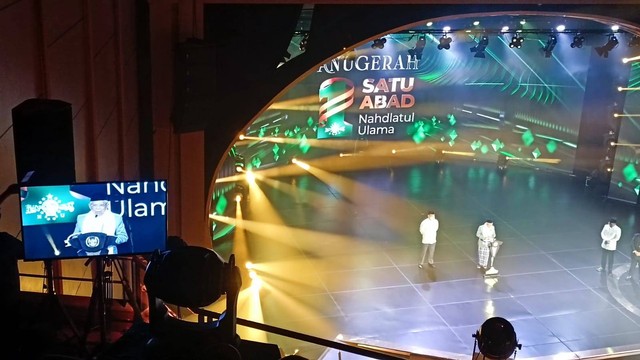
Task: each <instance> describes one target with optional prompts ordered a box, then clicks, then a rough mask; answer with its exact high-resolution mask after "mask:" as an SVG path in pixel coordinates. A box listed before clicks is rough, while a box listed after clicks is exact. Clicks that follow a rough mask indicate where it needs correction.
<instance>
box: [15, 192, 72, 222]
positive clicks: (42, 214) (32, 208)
mask: <svg viewBox="0 0 640 360" xmlns="http://www.w3.org/2000/svg"><path fill="white" fill-rule="evenodd" d="M73 211H74V203H73V201H68V202H66V203H62V200H60V199H59V198H58V197H57V196H54V195H52V194H47V195H46V196H44V197H43V198H42V199H40V201H38V205H33V204H27V205H26V206H25V215H31V214H36V218H37V219H43V218H44V219H45V220H47V221H56V220H58V218H59V217H61V218H64V217H65V215H66V214H65V212H73Z"/></svg>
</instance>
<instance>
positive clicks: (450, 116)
mask: <svg viewBox="0 0 640 360" xmlns="http://www.w3.org/2000/svg"><path fill="white" fill-rule="evenodd" d="M448 117H449V124H450V125H451V126H453V125H455V124H456V117H455V116H453V114H449V115H448Z"/></svg>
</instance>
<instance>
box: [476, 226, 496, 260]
mask: <svg viewBox="0 0 640 360" xmlns="http://www.w3.org/2000/svg"><path fill="white" fill-rule="evenodd" d="M476 237H478V269H483V270H487V268H488V265H489V258H490V257H491V246H492V245H493V242H494V241H496V228H495V227H494V226H493V220H491V219H487V220H485V222H484V224H482V225H480V226H478V231H476Z"/></svg>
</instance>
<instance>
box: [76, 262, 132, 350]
mask: <svg viewBox="0 0 640 360" xmlns="http://www.w3.org/2000/svg"><path fill="white" fill-rule="evenodd" d="M94 260H95V269H96V273H95V276H94V278H93V289H92V291H91V299H90V300H89V310H88V315H87V319H86V322H85V327H84V337H83V339H82V342H83V345H85V346H86V343H87V338H88V337H89V334H90V333H91V331H92V328H93V325H95V324H94V321H95V316H96V315H97V317H98V324H97V325H98V330H99V331H100V343H99V346H103V345H106V344H107V343H108V342H109V339H108V337H107V330H108V328H110V320H111V300H112V299H113V283H114V281H113V279H112V276H113V272H112V271H110V270H106V268H107V267H111V266H113V268H115V269H116V272H117V273H118V277H119V278H120V281H119V282H120V283H121V284H122V288H123V290H124V292H125V294H126V297H127V300H128V302H129V303H130V305H131V307H132V308H133V312H134V320H135V321H138V320H141V319H142V315H141V311H140V307H139V306H138V304H137V303H136V301H134V297H133V291H132V290H131V286H130V285H129V280H128V279H127V277H126V276H125V273H124V271H123V269H122V264H121V263H120V261H121V260H120V259H118V258H111V257H108V256H104V257H96V258H89V259H88V260H87V261H86V262H85V266H88V265H89V264H90V263H91V262H92V261H94ZM106 300H108V302H107V301H106ZM96 312H97V314H96Z"/></svg>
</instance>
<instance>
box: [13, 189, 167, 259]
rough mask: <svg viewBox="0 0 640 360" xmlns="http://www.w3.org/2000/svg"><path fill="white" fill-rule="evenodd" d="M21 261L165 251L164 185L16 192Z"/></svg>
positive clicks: (165, 203)
mask: <svg viewBox="0 0 640 360" xmlns="http://www.w3.org/2000/svg"><path fill="white" fill-rule="evenodd" d="M20 209H21V219H22V239H23V244H24V259H25V260H27V261H29V260H53V259H69V258H85V257H94V256H122V255H133V254H145V253H151V252H153V251H155V250H156V249H159V250H165V247H166V239H167V183H166V181H164V180H157V181H114V182H93V183H76V184H69V185H39V186H25V187H22V188H21V189H20Z"/></svg>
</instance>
